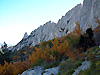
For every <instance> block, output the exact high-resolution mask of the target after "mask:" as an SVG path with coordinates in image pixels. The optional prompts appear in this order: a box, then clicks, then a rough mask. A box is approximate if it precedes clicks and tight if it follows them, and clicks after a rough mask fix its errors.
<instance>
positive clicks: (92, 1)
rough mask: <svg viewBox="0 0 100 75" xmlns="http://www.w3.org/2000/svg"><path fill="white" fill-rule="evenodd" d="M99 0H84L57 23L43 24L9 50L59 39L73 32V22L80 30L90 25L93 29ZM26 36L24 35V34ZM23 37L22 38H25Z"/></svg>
mask: <svg viewBox="0 0 100 75" xmlns="http://www.w3.org/2000/svg"><path fill="white" fill-rule="evenodd" d="M99 9H100V0H84V2H83V5H82V4H78V5H77V6H75V7H74V8H72V9H71V10H69V11H68V12H67V13H66V14H65V16H62V18H61V19H59V21H58V22H57V23H53V22H51V21H49V22H47V23H45V24H44V25H43V26H40V27H38V28H37V29H35V30H34V31H32V32H31V34H30V35H29V36H28V37H27V38H24V37H23V39H22V40H21V41H20V42H19V43H18V44H17V45H16V46H14V47H13V48H9V49H11V50H15V49H17V50H19V49H21V48H23V47H25V46H30V47H32V46H35V45H36V44H38V43H40V42H43V41H45V40H46V41H47V40H51V39H53V38H54V37H55V36H57V37H61V36H65V35H67V34H68V33H69V32H70V31H73V28H74V27H75V22H76V21H78V22H79V23H80V24H81V28H83V30H84V31H85V30H86V29H87V28H88V27H89V26H90V25H92V27H93V28H94V29H95V28H96V26H97V24H96V23H95V22H94V21H95V19H94V17H95V16H96V17H98V18H99V19H100V10H99ZM25 35H26V34H25ZM25 35H24V36H25Z"/></svg>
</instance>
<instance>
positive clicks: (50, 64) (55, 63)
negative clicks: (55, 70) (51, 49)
mask: <svg viewBox="0 0 100 75" xmlns="http://www.w3.org/2000/svg"><path fill="white" fill-rule="evenodd" d="M58 65H59V62H57V61H54V62H51V63H45V66H44V69H48V68H52V67H56V66H58Z"/></svg>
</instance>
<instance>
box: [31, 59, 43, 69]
mask: <svg viewBox="0 0 100 75" xmlns="http://www.w3.org/2000/svg"><path fill="white" fill-rule="evenodd" d="M43 61H44V60H43V59H40V60H37V61H36V62H35V63H34V64H32V67H34V66H40V65H41V64H42V63H43Z"/></svg>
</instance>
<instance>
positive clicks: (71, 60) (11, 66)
mask: <svg viewBox="0 0 100 75" xmlns="http://www.w3.org/2000/svg"><path fill="white" fill-rule="evenodd" d="M96 22H97V23H98V27H97V28H96V29H95V30H92V29H91V28H88V29H87V30H86V32H85V33H83V34H82V29H81V28H80V25H79V23H78V22H76V27H75V29H74V31H73V32H71V33H70V34H68V35H67V36H62V37H60V38H57V37H55V38H54V39H53V40H49V41H44V42H42V43H39V44H38V45H36V46H34V47H31V48H30V47H24V48H23V49H21V50H19V51H17V50H16V51H14V52H12V54H11V56H10V57H11V58H12V59H13V62H11V63H8V62H6V61H4V62H5V64H4V66H1V65H0V74H1V75H18V74H21V73H22V72H23V71H25V70H27V69H29V68H31V67H34V66H36V65H44V68H45V69H46V68H50V67H54V66H57V65H59V64H60V63H61V61H63V60H66V62H65V63H63V64H60V66H61V68H60V70H61V71H60V72H59V74H61V75H66V74H69V75H70V74H72V73H73V72H74V69H75V68H77V67H78V66H80V65H81V62H82V61H83V60H84V58H86V57H87V59H88V60H94V61H95V60H97V59H98V58H97V57H96V56H98V55H99V53H98V52H97V55H96V53H95V52H94V51H95V50H92V49H91V48H95V47H94V46H95V45H96V44H95V41H94V38H93V35H94V32H100V29H99V28H100V21H99V20H98V19H97V21H96ZM95 49H97V48H95ZM96 64H97V65H100V64H99V61H97V62H96ZM69 67H70V68H69ZM64 68H65V69H64ZM96 68H97V67H96ZM97 69H99V68H97ZM96 71H97V70H96ZM62 72H63V73H62ZM94 72H95V71H94Z"/></svg>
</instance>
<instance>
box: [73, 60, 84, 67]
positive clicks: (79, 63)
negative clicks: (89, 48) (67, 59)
mask: <svg viewBox="0 0 100 75" xmlns="http://www.w3.org/2000/svg"><path fill="white" fill-rule="evenodd" d="M81 65H82V62H81V61H76V62H75V64H74V65H73V67H74V69H76V68H78V67H79V66H81Z"/></svg>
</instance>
